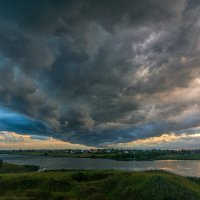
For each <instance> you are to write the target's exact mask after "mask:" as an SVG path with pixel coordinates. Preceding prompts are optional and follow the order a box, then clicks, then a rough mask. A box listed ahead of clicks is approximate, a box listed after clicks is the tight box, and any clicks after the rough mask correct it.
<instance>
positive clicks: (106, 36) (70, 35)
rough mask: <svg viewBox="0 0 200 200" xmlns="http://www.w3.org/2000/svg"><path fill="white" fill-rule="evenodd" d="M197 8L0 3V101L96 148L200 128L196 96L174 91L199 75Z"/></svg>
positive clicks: (180, 2)
mask: <svg viewBox="0 0 200 200" xmlns="http://www.w3.org/2000/svg"><path fill="white" fill-rule="evenodd" d="M199 11H200V4H199V2H198V1H189V0H188V1H186V0H177V1H176V0H170V1H164V0H156V1H151V0H145V1H141V0H140V1H139V0H133V1H132V0H125V1H116V0H110V1H104V0H98V1H97V0H91V1H90V0H84V1H82V0H79V1H69V0H68V1H62V0H60V1H55V0H49V1H46V0H44V1H39V0H35V1H31V0H29V1H25V0H18V1H12V0H10V1H4V0H0V25H1V26H0V104H1V106H3V107H7V108H9V109H12V110H13V111H17V112H19V113H22V114H24V115H27V116H29V117H31V118H34V119H37V120H40V121H41V123H44V124H45V126H47V127H48V128H47V130H46V132H45V134H50V135H51V134H53V135H54V136H55V137H57V138H60V139H63V140H69V141H71V142H75V143H83V144H89V145H99V146H106V145H107V144H109V143H118V142H127V141H131V140H135V139H138V138H147V137H151V136H154V135H160V134H162V133H165V132H170V131H179V130H181V129H186V128H192V127H195V126H198V125H199V122H200V120H199V118H198V112H197V111H199V101H198V99H197V98H196V97H194V96H193V97H191V98H190V99H189V100H187V101H183V99H180V98H177V97H176V96H175V95H174V92H175V91H176V90H177V91H179V92H180V91H182V90H183V89H187V88H191V90H192V89H193V86H191V84H192V83H193V82H194V80H196V79H197V78H198V75H199V72H200V70H199V64H200V59H199V53H200V46H199V39H200V38H199V35H200V34H199V31H200V18H199V17H200V16H199V13H200V12H199ZM196 88H197V86H196ZM181 95H182V96H184V95H183V94H182V93H181ZM194 107H195V109H194ZM187 116H189V119H187ZM34 126H37V125H36V124H35V125H34ZM49 128H51V131H49V130H50V129H49ZM44 131H45V129H44ZM19 132H20V130H19ZM39 133H40V131H39ZM177 133H178V132H177Z"/></svg>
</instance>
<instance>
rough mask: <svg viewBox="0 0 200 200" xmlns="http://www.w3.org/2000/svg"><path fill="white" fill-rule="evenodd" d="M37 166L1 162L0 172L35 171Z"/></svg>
mask: <svg viewBox="0 0 200 200" xmlns="http://www.w3.org/2000/svg"><path fill="white" fill-rule="evenodd" d="M38 169H39V167H37V166H32V165H15V164H10V163H5V162H2V163H1V164H0V173H10V172H12V173H17V172H19V173H20V172H32V171H37V170H38Z"/></svg>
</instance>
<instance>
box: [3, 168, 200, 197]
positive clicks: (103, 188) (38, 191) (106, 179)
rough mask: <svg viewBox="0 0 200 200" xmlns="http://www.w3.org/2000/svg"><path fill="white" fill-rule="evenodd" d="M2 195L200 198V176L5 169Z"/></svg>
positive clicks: (159, 173) (151, 172)
mask: <svg viewBox="0 0 200 200" xmlns="http://www.w3.org/2000/svg"><path fill="white" fill-rule="evenodd" d="M0 196H1V197H2V199H3V198H4V199H5V198H7V199H9V198H10V197H12V199H13V198H14V197H15V198H14V199H19V197H23V199H31V198H33V197H34V198H33V199H38V200H40V199H41V200H43V199H44V200H47V199H48V200H56V199H57V200H62V199H65V200H199V199H200V179H199V178H186V177H182V176H178V175H174V174H171V173H168V172H163V171H147V172H125V171H47V172H29V173H4V174H0ZM0 199H1V198H0Z"/></svg>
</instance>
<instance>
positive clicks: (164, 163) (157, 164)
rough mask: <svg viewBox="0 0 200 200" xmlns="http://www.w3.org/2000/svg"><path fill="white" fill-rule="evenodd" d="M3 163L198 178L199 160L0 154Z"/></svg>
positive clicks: (199, 170) (199, 175) (199, 171)
mask: <svg viewBox="0 0 200 200" xmlns="http://www.w3.org/2000/svg"><path fill="white" fill-rule="evenodd" d="M0 159H3V160H4V161H5V162H10V163H15V164H25V165H37V166H39V167H40V168H45V169H75V170H76V169H93V170H95V169H97V170H109V169H118V170H135V171H140V170H151V169H157V170H165V171H169V172H172V173H176V174H180V175H183V176H198V177H200V161H199V160H158V161H115V160H108V159H90V158H63V157H43V156H28V155H10V154H0Z"/></svg>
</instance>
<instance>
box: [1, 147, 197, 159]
mask: <svg viewBox="0 0 200 200" xmlns="http://www.w3.org/2000/svg"><path fill="white" fill-rule="evenodd" d="M0 153H2V154H5V153H6V154H14V155H31V156H47V157H67V158H101V159H112V160H117V161H153V160H200V150H116V149H105V150H102V149H100V150H85V151H82V150H16V151H0Z"/></svg>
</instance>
